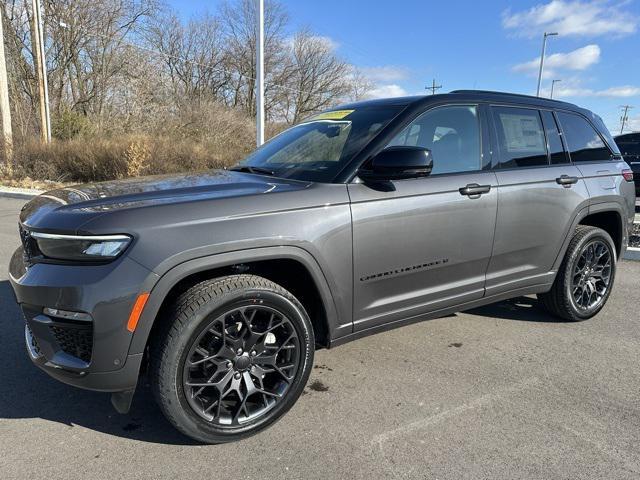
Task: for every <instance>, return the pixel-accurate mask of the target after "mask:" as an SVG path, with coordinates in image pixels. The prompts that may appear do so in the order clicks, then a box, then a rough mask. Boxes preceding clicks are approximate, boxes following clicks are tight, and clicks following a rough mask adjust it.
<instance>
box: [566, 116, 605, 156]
mask: <svg viewBox="0 0 640 480" xmlns="http://www.w3.org/2000/svg"><path fill="white" fill-rule="evenodd" d="M558 119H559V120H560V125H561V126H562V131H563V132H564V138H565V141H566V142H567V147H568V148H569V153H570V155H571V161H573V162H591V161H596V160H601V161H602V160H609V159H610V158H611V152H610V151H609V149H608V148H607V146H606V145H605V143H604V142H603V141H602V138H600V135H599V134H598V132H596V131H595V129H594V128H593V127H592V126H591V125H590V124H589V122H587V121H586V120H585V119H584V118H582V117H581V116H580V115H576V114H575V113H566V112H558Z"/></svg>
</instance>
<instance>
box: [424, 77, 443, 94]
mask: <svg viewBox="0 0 640 480" xmlns="http://www.w3.org/2000/svg"><path fill="white" fill-rule="evenodd" d="M441 88H442V85H436V79H435V78H434V79H433V81H432V82H431V86H430V87H424V89H425V90H431V95H435V94H436V90H440V89H441Z"/></svg>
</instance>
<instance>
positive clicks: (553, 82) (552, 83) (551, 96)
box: [549, 80, 562, 98]
mask: <svg viewBox="0 0 640 480" xmlns="http://www.w3.org/2000/svg"><path fill="white" fill-rule="evenodd" d="M561 81H562V80H551V95H549V98H553V87H554V86H555V84H556V83H558V82H561Z"/></svg>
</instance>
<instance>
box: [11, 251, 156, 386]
mask: <svg viewBox="0 0 640 480" xmlns="http://www.w3.org/2000/svg"><path fill="white" fill-rule="evenodd" d="M150 275H154V274H152V273H151V272H150V271H149V270H147V269H146V268H144V267H142V266H141V265H139V264H138V263H136V262H135V261H133V260H130V259H127V258H126V257H124V258H121V259H118V260H117V261H115V262H113V263H111V264H108V265H86V266H85V265H82V266H76V265H53V264H35V265H32V266H30V267H29V268H26V266H25V264H24V261H23V255H22V248H19V249H18V250H17V251H16V252H15V253H14V255H13V257H12V259H11V263H10V267H9V278H10V282H11V285H12V287H13V290H14V293H15V295H16V300H17V301H18V303H19V304H20V307H21V308H22V312H23V314H24V319H25V343H26V347H27V352H28V354H29V356H30V358H31V360H32V361H33V362H34V363H35V364H36V365H37V366H38V367H40V368H41V369H42V370H44V371H45V372H47V373H48V374H49V375H51V376H52V377H54V378H56V379H57V380H60V381H61V382H64V383H67V384H69V385H73V386H76V387H80V388H85V389H89V390H97V391H103V392H120V391H127V390H132V389H134V388H135V386H136V383H137V378H138V372H139V370H140V365H141V361H142V353H138V354H134V355H129V346H130V343H131V338H132V335H133V334H132V333H131V332H129V331H128V330H127V328H126V323H127V319H128V317H129V314H130V312H131V309H132V307H133V304H134V302H135V299H136V297H137V295H138V294H139V289H140V286H141V285H142V284H143V283H144V281H145V280H146V279H147V278H148V277H149V276H150ZM46 307H48V308H53V309H59V310H67V311H72V312H82V313H84V314H88V315H85V316H84V319H83V320H69V319H67V318H62V317H58V316H53V315H52V314H49V315H46V314H45V313H44V309H45V308H46ZM54 314H55V312H54Z"/></svg>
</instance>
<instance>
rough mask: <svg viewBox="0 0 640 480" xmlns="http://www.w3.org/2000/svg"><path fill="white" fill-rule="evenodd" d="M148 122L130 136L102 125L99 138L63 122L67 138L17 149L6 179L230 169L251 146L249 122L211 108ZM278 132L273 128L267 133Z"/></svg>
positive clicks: (228, 111)
mask: <svg viewBox="0 0 640 480" xmlns="http://www.w3.org/2000/svg"><path fill="white" fill-rule="evenodd" d="M69 118H71V117H69ZM88 121H91V122H94V123H96V124H98V123H101V122H99V121H97V120H96V119H89V120H88ZM153 121H154V123H156V125H157V126H156V127H155V128H152V129H151V128H149V129H148V130H147V131H145V129H142V128H140V129H139V130H138V131H133V132H132V131H131V128H128V129H125V128H122V126H121V125H118V124H116V123H114V122H111V123H109V122H104V123H105V124H107V125H108V127H109V128H108V129H103V130H102V133H94V132H95V129H93V128H86V129H83V130H80V131H76V130H74V129H73V128H71V127H69V125H70V124H72V122H69V123H68V124H67V127H69V128H67V127H65V128H66V130H64V129H63V130H64V131H65V132H67V133H65V134H64V135H60V136H59V137H58V138H54V140H53V141H52V142H51V143H50V144H49V145H44V144H41V143H39V142H38V141H36V140H30V141H26V142H23V143H22V144H20V145H17V146H16V147H15V149H14V166H15V167H14V169H13V172H12V177H13V178H26V177H30V178H32V179H37V180H50V181H56V182H93V181H103V180H112V179H117V178H128V177H135V176H138V175H147V174H163V173H178V172H189V171H200V170H206V169H210V168H222V167H225V166H229V165H233V164H235V163H236V162H238V161H239V160H241V159H242V158H244V157H245V156H246V155H247V154H248V153H250V152H251V151H252V150H253V149H254V147H255V126H254V124H253V121H252V119H249V118H247V117H246V116H244V115H242V114H240V113H238V112H237V111H233V110H231V109H228V108H225V107H222V106H220V105H217V104H211V103H209V104H197V105H187V106H183V107H182V108H180V109H178V110H177V111H176V112H175V113H174V114H173V115H172V116H168V117H167V118H154V119H153ZM147 127H148V125H147ZM281 129H282V126H280V125H277V126H272V127H270V128H269V129H268V131H271V132H273V131H278V130H281ZM127 130H129V131H128V132H127ZM74 132H75V133H74ZM72 133H73V135H71V134H72ZM65 136H66V137H67V138H62V137H65Z"/></svg>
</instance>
